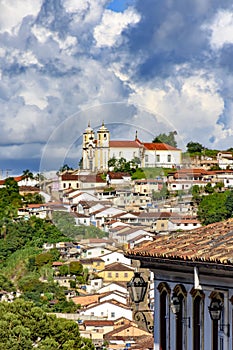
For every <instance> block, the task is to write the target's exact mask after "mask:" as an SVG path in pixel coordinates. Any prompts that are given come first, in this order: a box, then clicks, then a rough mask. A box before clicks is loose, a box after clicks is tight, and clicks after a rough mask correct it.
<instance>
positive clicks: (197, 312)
mask: <svg viewBox="0 0 233 350" xmlns="http://www.w3.org/2000/svg"><path fill="white" fill-rule="evenodd" d="M200 306H201V297H200V296H199V295H197V296H196V297H195V299H194V301H193V350H199V349H201V329H200V324H201V308H200Z"/></svg>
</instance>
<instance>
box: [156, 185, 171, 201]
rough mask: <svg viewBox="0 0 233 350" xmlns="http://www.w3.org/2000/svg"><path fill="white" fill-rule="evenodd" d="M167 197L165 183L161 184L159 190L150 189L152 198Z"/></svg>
mask: <svg viewBox="0 0 233 350" xmlns="http://www.w3.org/2000/svg"><path fill="white" fill-rule="evenodd" d="M168 197H169V191H168V189H167V186H166V184H165V183H164V184H163V187H162V188H161V190H160V191H154V190H152V199H153V200H159V199H166V198H168Z"/></svg>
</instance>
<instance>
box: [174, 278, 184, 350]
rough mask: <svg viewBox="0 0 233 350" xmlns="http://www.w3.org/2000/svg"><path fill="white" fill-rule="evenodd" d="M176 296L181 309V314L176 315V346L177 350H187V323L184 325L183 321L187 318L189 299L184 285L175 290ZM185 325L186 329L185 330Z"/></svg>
mask: <svg viewBox="0 0 233 350" xmlns="http://www.w3.org/2000/svg"><path fill="white" fill-rule="evenodd" d="M174 294H175V295H176V296H177V297H178V299H179V304H180V309H179V312H178V313H177V314H176V340H175V344H176V347H175V349H176V350H182V349H185V339H186V331H187V330H186V327H187V324H186V322H185V323H184V322H183V320H184V319H185V318H186V298H187V292H186V289H185V287H184V286H183V285H181V284H179V285H177V286H176V287H175V288H174ZM184 325H185V329H184Z"/></svg>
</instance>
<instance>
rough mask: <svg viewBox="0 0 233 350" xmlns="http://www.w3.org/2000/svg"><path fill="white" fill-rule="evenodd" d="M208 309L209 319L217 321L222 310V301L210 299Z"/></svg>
mask: <svg viewBox="0 0 233 350" xmlns="http://www.w3.org/2000/svg"><path fill="white" fill-rule="evenodd" d="M208 309H209V313H210V317H211V320H213V321H219V320H220V318H221V314H222V310H223V305H222V302H221V301H220V300H217V299H212V300H211V303H210V306H209V307H208Z"/></svg>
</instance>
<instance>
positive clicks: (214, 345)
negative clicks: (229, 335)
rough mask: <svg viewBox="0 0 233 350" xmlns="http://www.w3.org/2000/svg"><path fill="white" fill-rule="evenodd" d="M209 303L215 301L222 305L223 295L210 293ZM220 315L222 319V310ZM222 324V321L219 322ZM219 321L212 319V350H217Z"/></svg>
mask: <svg viewBox="0 0 233 350" xmlns="http://www.w3.org/2000/svg"><path fill="white" fill-rule="evenodd" d="M210 299H211V302H215V301H217V302H218V303H219V304H223V302H224V295H223V293H219V292H212V293H211V294H210ZM221 315H222V317H223V315H224V310H222V312H221ZM221 323H222V320H221ZM218 333H219V320H218V319H212V349H213V350H219V349H220V348H219V334H218Z"/></svg>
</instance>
